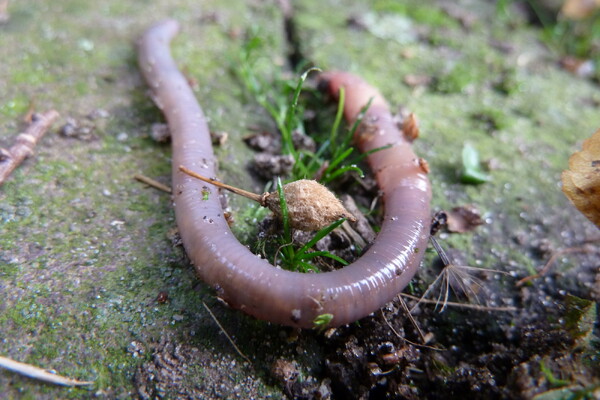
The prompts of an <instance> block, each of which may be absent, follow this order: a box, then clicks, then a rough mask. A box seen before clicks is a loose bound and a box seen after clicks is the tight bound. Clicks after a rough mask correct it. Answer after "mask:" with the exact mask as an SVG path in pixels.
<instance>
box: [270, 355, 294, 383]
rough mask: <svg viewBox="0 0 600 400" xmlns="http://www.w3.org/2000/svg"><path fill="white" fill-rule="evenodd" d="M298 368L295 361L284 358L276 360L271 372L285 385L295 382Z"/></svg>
mask: <svg viewBox="0 0 600 400" xmlns="http://www.w3.org/2000/svg"><path fill="white" fill-rule="evenodd" d="M298 373H299V372H298V368H297V367H296V365H295V364H294V363H293V362H290V361H287V360H284V359H282V358H280V359H278V360H275V362H274V363H273V364H272V365H271V374H272V375H273V377H274V378H275V379H276V380H277V381H279V382H281V383H283V384H284V385H286V384H288V383H289V382H293V381H294V380H296V378H297V377H298Z"/></svg>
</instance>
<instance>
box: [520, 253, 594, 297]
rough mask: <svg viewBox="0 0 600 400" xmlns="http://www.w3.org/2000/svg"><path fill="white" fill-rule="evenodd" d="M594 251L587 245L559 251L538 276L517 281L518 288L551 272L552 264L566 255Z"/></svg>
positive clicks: (534, 275) (530, 276)
mask: <svg viewBox="0 0 600 400" xmlns="http://www.w3.org/2000/svg"><path fill="white" fill-rule="evenodd" d="M593 251H594V249H591V248H590V247H589V246H588V245H587V244H585V245H583V246H578V247H569V248H566V249H562V250H559V251H557V252H555V253H554V254H552V256H551V257H550V259H549V260H548V262H547V263H546V264H545V265H544V266H543V267H542V269H541V270H540V271H539V272H538V273H537V274H533V275H529V276H526V277H525V278H523V279H520V280H519V281H517V283H516V285H517V287H519V286H523V285H524V284H526V283H527V282H529V281H532V280H534V279H537V278H541V277H542V276H544V275H545V274H547V273H548V271H549V270H550V267H552V264H554V262H555V261H556V259H557V258H558V257H560V256H562V255H564V254H569V253H578V252H582V253H591V252H593Z"/></svg>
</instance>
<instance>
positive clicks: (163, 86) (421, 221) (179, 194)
mask: <svg viewBox="0 0 600 400" xmlns="http://www.w3.org/2000/svg"><path fill="white" fill-rule="evenodd" d="M177 30H178V25H177V23H176V22H175V21H171V20H167V21H163V22H160V23H158V24H156V25H154V26H153V27H151V28H150V29H148V30H147V31H146V32H145V33H144V35H143V36H142V38H141V40H140V42H139V64H140V68H141V70H142V73H143V75H144V77H145V78H146V81H147V82H148V85H149V86H150V88H151V90H152V93H153V97H154V100H155V102H156V103H157V105H158V107H159V108H160V109H161V110H162V112H163V113H164V114H165V116H166V118H167V122H168V124H169V128H170V131H171V137H172V146H173V161H172V163H173V176H172V180H173V183H172V187H173V196H174V202H175V213H176V219H177V225H178V227H179V232H180V234H181V237H182V239H183V244H184V247H185V249H186V252H187V254H188V255H189V257H190V259H191V260H192V262H193V264H194V266H195V268H196V270H197V273H198V275H199V276H200V278H201V279H202V280H204V281H205V282H207V283H208V284H210V285H211V286H212V287H214V288H215V290H216V292H217V294H218V296H219V297H221V298H222V299H224V300H225V301H226V302H227V303H228V304H230V305H231V306H232V307H234V308H238V309H240V310H242V311H244V312H246V313H248V314H250V315H253V316H255V317H257V318H260V319H263V320H267V321H271V322H274V323H278V324H283V325H289V326H295V327H302V328H311V327H313V321H314V320H315V318H316V317H317V316H319V315H321V314H332V315H333V319H332V321H331V323H330V325H331V326H340V325H343V324H347V323H350V322H354V321H356V320H358V319H360V318H362V317H364V316H367V315H369V314H370V313H372V312H374V311H376V310H378V309H379V308H381V307H382V306H383V305H384V304H385V303H387V302H389V301H390V300H392V299H393V298H394V296H396V295H397V294H398V293H399V292H400V291H401V290H402V289H403V288H404V287H405V286H406V285H407V284H408V282H409V281H410V279H411V278H412V276H413V275H414V273H415V271H416V269H417V267H418V266H419V263H420V262H421V259H422V257H423V255H424V253H425V248H426V245H427V240H428V237H429V224H430V210H429V203H430V198H431V190H430V184H429V180H428V178H427V175H426V173H425V172H424V171H423V170H422V168H421V167H420V165H421V164H420V163H419V159H418V157H417V156H416V155H415V154H414V152H413V151H412V148H411V145H410V143H409V142H408V141H407V140H406V139H405V138H404V137H403V135H402V132H401V131H400V130H399V129H398V128H397V127H396V124H395V123H394V121H393V120H392V116H391V114H390V112H389V107H388V105H387V103H386V102H385V100H384V99H383V97H382V96H381V95H380V94H379V92H378V91H377V90H376V89H374V88H373V87H372V86H370V85H368V84H367V83H365V82H364V81H362V80H361V79H360V78H358V77H356V76H354V75H351V74H347V73H341V72H329V73H325V74H323V75H322V79H323V80H324V82H327V85H328V89H329V90H330V92H331V93H332V94H333V95H337V93H338V91H339V88H340V87H342V86H343V87H344V88H345V92H346V104H345V110H344V112H345V116H346V119H347V120H348V121H350V122H351V121H353V120H354V119H355V118H356V116H357V114H358V112H359V110H360V109H361V107H362V106H364V105H365V104H366V103H367V102H368V101H369V99H370V98H371V97H373V101H372V104H371V107H370V108H369V110H368V112H367V113H366V115H365V118H364V119H363V122H362V124H361V126H360V127H359V129H358V131H357V137H356V138H355V139H356V142H357V145H358V147H359V148H360V150H361V151H363V152H364V151H368V150H370V149H374V148H377V147H381V146H384V145H388V144H391V145H392V146H391V147H390V148H387V149H385V150H382V151H378V152H375V153H373V154H371V155H369V156H368V162H369V164H370V166H371V168H372V169H373V172H374V173H375V176H376V179H377V182H378V185H379V187H380V189H381V190H382V191H383V193H384V194H383V201H384V206H385V217H384V221H383V223H382V226H381V231H380V233H379V235H378V237H377V239H376V240H375V242H374V244H373V245H372V246H371V248H370V249H369V250H368V251H367V252H366V253H365V254H364V255H363V256H362V257H360V258H359V259H358V260H357V261H356V262H354V263H353V264H351V265H348V266H346V267H344V268H342V269H340V270H336V271H333V272H325V273H320V274H302V273H298V272H290V271H285V270H281V269H279V268H276V267H274V266H273V265H271V264H269V263H268V262H267V261H265V260H263V259H261V258H259V257H258V256H256V255H254V254H252V253H251V252H250V250H248V249H247V248H246V247H245V246H243V245H242V244H241V243H239V242H238V240H237V239H236V238H235V237H234V236H233V234H232V233H231V231H230V229H229V227H228V225H227V222H226V220H225V218H224V217H223V210H222V209H221V205H220V202H219V199H218V196H217V192H216V190H217V189H215V188H214V187H212V186H211V187H208V186H209V185H206V184H205V183H203V182H201V181H199V180H197V179H194V178H191V177H189V176H187V175H185V174H183V173H182V172H180V171H179V169H178V166H179V165H184V166H186V167H188V168H190V169H192V170H195V171H197V172H198V173H200V174H202V175H204V176H209V177H212V176H215V175H216V174H215V161H214V155H213V150H212V145H211V140H210V136H209V130H208V127H207V124H206V119H205V117H204V115H203V113H202V110H201V108H200V106H199V105H198V103H197V101H196V98H195V96H194V94H193V92H192V90H191V89H190V87H189V85H188V83H187V81H186V79H185V77H184V76H183V75H182V74H181V73H180V72H179V71H178V69H177V67H176V65H175V63H174V61H173V59H172V57H171V55H170V50H169V44H170V41H171V39H172V38H173V37H174V36H175V35H176V33H177ZM206 190H209V191H210V195H209V196H208V199H207V200H203V191H204V192H206ZM204 198H206V197H204Z"/></svg>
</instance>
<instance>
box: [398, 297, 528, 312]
mask: <svg viewBox="0 0 600 400" xmlns="http://www.w3.org/2000/svg"><path fill="white" fill-rule="evenodd" d="M400 296H402V297H406V298H407V299H411V300H416V301H418V302H420V303H423V304H434V305H439V301H438V300H429V299H423V298H419V297H417V296H412V295H410V294H406V293H400ZM444 304H445V305H447V306H454V307H459V308H470V309H472V310H479V311H509V312H510V311H517V307H511V306H507V307H492V306H480V305H479V304H468V303H455V302H452V301H446V302H444Z"/></svg>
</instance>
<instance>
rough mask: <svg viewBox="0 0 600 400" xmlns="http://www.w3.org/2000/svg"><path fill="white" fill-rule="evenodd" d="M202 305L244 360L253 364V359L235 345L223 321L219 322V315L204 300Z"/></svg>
mask: <svg viewBox="0 0 600 400" xmlns="http://www.w3.org/2000/svg"><path fill="white" fill-rule="evenodd" d="M202 305H203V306H204V308H206V311H208V313H209V314H210V316H211V317H212V319H213V321H215V324H217V326H218V327H219V328H220V329H221V332H223V334H224V335H225V337H226V338H227V340H229V343H231V345H232V346H233V348H234V349H235V351H236V352H237V353H238V354H239V355H240V357H242V358H243V359H244V360H246V361H248V364H252V361H250V359H249V358H248V357H246V355H245V354H244V353H242V351H241V350H240V349H239V348H238V347H237V346H236V345H235V342H234V341H233V339H232V338H231V336H229V334H228V333H227V331H226V330H225V328H223V325H221V323H220V322H219V320H218V319H217V317H215V314H213V312H212V311H211V310H210V308H208V306H207V305H206V303H205V302H202Z"/></svg>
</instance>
